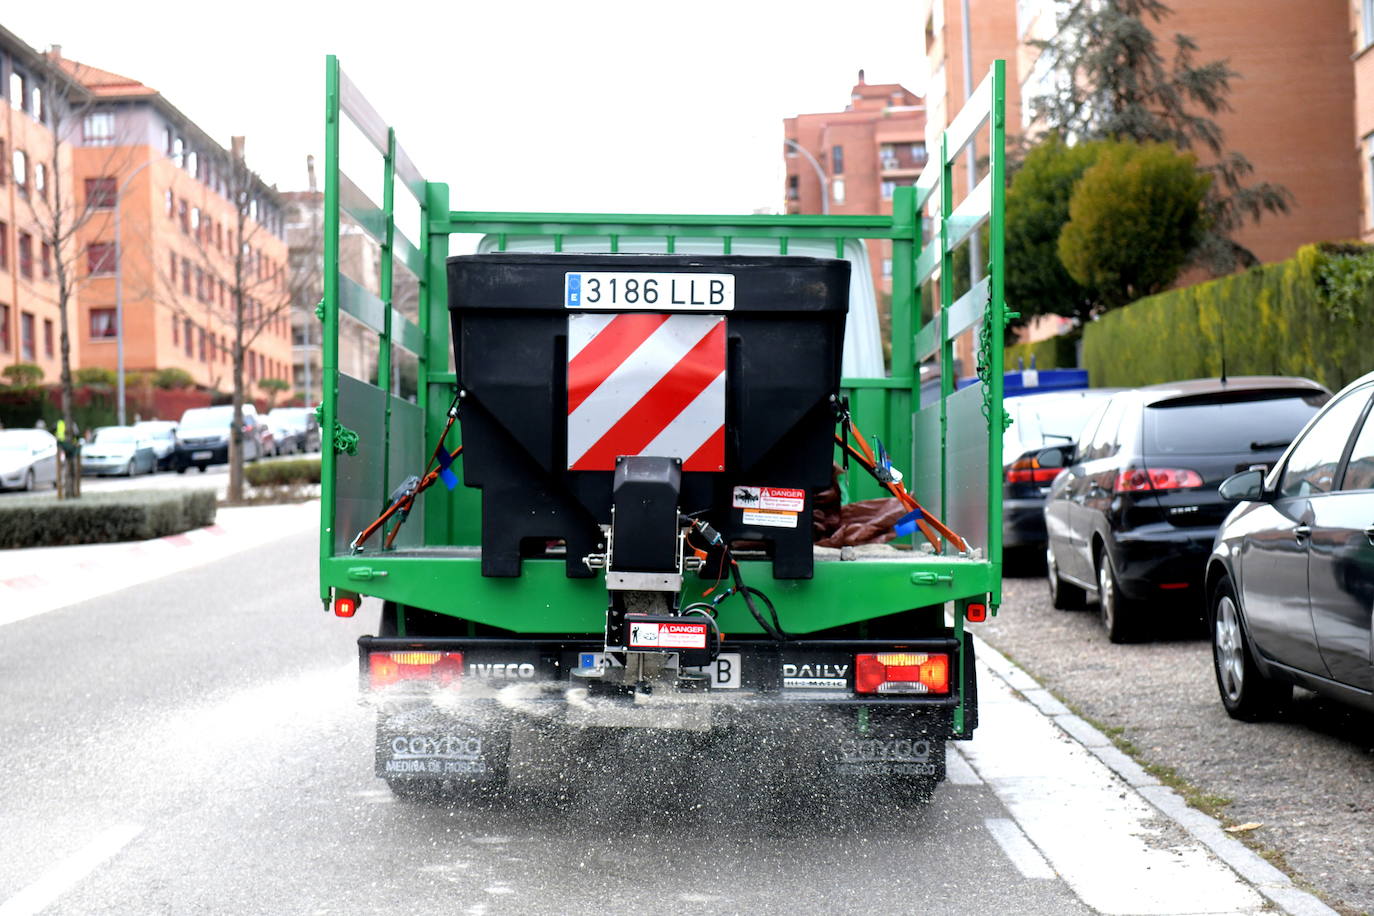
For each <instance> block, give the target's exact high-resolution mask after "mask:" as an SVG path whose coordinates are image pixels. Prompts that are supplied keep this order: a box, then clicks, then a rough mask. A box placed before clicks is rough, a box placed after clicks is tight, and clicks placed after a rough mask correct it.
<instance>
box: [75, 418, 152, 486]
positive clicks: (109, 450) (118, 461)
mask: <svg viewBox="0 0 1374 916" xmlns="http://www.w3.org/2000/svg"><path fill="white" fill-rule="evenodd" d="M155 470H157V455H156V454H155V453H154V452H153V442H152V440H151V439H148V438H147V437H146V436H145V435H144V434H143V433H141V432H139V431H138V430H136V429H134V428H133V427H132V426H102V427H101V428H100V429H97V430H96V431H95V438H94V439H92V440H91V441H90V442H87V443H86V444H85V445H83V446H81V473H82V474H124V475H126V476H128V477H133V476H134V475H135V474H151V473H153V472H154V471H155Z"/></svg>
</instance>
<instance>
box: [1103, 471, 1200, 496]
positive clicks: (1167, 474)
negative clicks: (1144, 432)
mask: <svg viewBox="0 0 1374 916" xmlns="http://www.w3.org/2000/svg"><path fill="white" fill-rule="evenodd" d="M1200 486H1202V475H1201V474H1199V473H1198V472H1197V471H1192V470H1189V469H1188V468H1127V469H1126V470H1124V471H1122V472H1121V473H1119V474H1117V475H1116V492H1118V493H1132V492H1140V491H1144V490H1190V489H1193V488H1195V487H1200Z"/></svg>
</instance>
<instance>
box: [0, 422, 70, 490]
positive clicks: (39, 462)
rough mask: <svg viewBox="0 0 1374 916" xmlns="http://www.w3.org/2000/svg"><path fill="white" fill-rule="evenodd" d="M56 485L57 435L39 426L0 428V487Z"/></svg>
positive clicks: (29, 488) (11, 488)
mask: <svg viewBox="0 0 1374 916" xmlns="http://www.w3.org/2000/svg"><path fill="white" fill-rule="evenodd" d="M40 486H54V487H55V486H57V439H56V438H54V437H53V434H52V433H50V432H47V431H45V430H41V429H0V489H3V490H15V489H18V490H33V489H35V488H37V487H40Z"/></svg>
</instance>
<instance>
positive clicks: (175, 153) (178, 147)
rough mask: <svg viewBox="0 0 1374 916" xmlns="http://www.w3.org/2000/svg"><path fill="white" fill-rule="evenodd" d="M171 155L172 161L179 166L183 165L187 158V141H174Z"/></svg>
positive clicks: (177, 139)
mask: <svg viewBox="0 0 1374 916" xmlns="http://www.w3.org/2000/svg"><path fill="white" fill-rule="evenodd" d="M171 154H172V161H173V162H175V163H176V164H177V165H181V163H182V160H183V159H184V158H185V154H186V141H185V140H183V139H181V138H180V137H177V138H176V139H175V140H173V141H172V149H171Z"/></svg>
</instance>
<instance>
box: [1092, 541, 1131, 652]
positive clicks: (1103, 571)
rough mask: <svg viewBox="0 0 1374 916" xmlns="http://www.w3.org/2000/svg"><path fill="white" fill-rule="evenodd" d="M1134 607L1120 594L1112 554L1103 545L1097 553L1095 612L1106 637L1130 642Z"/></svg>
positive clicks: (1114, 640)
mask: <svg viewBox="0 0 1374 916" xmlns="http://www.w3.org/2000/svg"><path fill="white" fill-rule="evenodd" d="M1134 611H1135V608H1134V607H1132V606H1131V603H1130V602H1129V601H1128V600H1127V599H1126V597H1125V596H1124V595H1122V594H1121V585H1120V583H1119V582H1118V580H1117V577H1116V569H1115V567H1113V566H1112V556H1111V554H1110V553H1109V552H1108V551H1107V549H1106V548H1105V547H1104V548H1102V549H1101V550H1100V551H1098V554H1097V612H1098V615H1099V616H1100V617H1101V618H1102V628H1103V629H1104V630H1106V631H1107V639H1109V640H1111V641H1112V642H1114V643H1123V642H1130V641H1131V638H1132V637H1133V636H1134V635H1135V634H1134V626H1133V624H1134V622H1135V621H1134V620H1133V619H1132V618H1133V616H1134Z"/></svg>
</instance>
